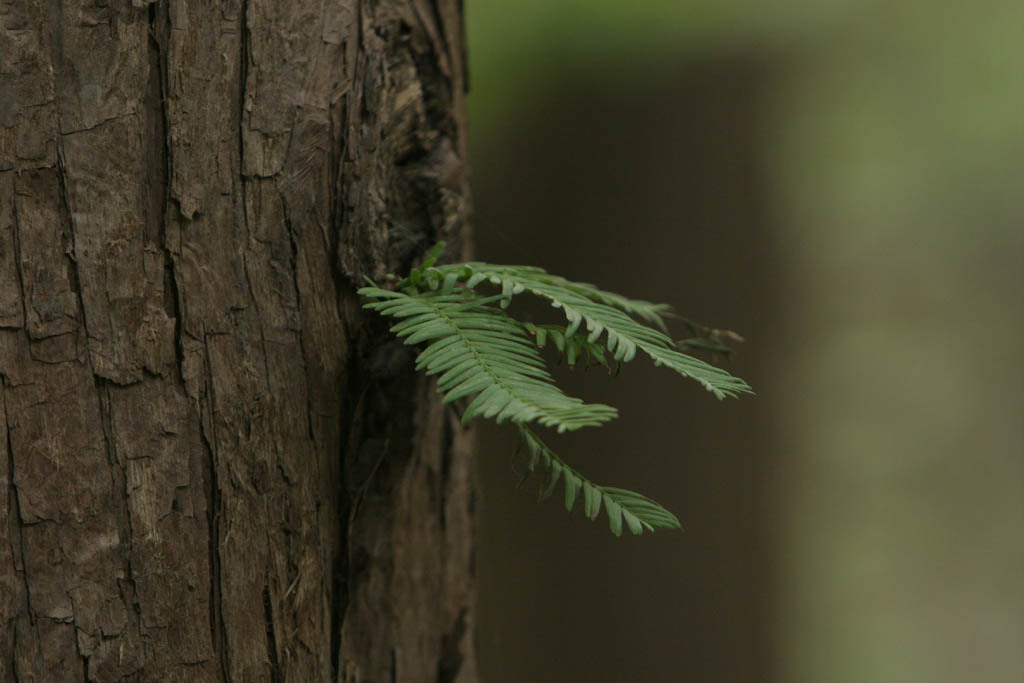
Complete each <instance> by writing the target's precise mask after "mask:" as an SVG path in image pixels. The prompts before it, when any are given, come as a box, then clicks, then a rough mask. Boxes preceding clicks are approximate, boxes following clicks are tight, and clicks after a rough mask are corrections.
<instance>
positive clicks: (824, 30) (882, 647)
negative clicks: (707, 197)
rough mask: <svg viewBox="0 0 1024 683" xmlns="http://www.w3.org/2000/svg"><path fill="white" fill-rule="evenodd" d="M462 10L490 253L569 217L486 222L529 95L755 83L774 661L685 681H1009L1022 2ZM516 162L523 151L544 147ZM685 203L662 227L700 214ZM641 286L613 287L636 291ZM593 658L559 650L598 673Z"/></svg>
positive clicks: (1019, 656)
mask: <svg viewBox="0 0 1024 683" xmlns="http://www.w3.org/2000/svg"><path fill="white" fill-rule="evenodd" d="M466 12H467V18H468V26H467V30H468V35H469V45H470V53H469V61H470V68H471V96H470V127H471V140H472V146H473V154H474V160H473V161H474V168H475V174H476V175H475V178H474V182H475V183H476V184H477V186H478V187H481V188H483V190H482V192H481V195H482V196H481V198H480V205H479V214H480V218H481V220H479V221H478V222H477V228H476V230H477V238H476V239H477V243H478V256H480V257H481V258H482V259H485V260H494V261H509V260H519V261H521V260H524V259H523V258H521V257H519V256H518V254H516V253H515V252H513V257H512V258H510V257H509V254H508V253H507V251H506V250H507V249H508V248H509V247H508V244H509V243H514V244H515V245H516V247H515V248H517V249H521V250H524V251H526V250H529V251H530V252H531V253H543V250H544V248H545V244H544V241H543V240H544V237H543V235H545V234H549V235H550V234H554V233H555V232H564V231H571V230H572V226H570V225H564V224H562V225H559V226H557V227H554V226H550V227H548V228H547V229H546V230H547V232H545V230H542V229H532V232H531V230H529V229H528V230H526V231H525V232H524V233H522V234H517V233H506V234H504V235H502V236H500V238H499V237H498V236H495V235H493V234H491V232H490V228H489V225H488V224H487V222H486V221H485V220H483V219H487V218H490V217H496V216H501V215H502V212H503V211H505V209H503V208H502V206H501V204H502V199H501V197H502V196H503V194H502V188H501V187H494V186H495V185H496V184H499V183H503V184H505V185H508V183H509V182H510V180H509V177H510V176H509V174H508V172H507V171H501V170H500V169H501V168H502V167H503V166H506V165H508V164H509V163H510V162H509V159H510V156H511V155H513V154H515V153H516V145H517V144H518V145H519V146H522V145H523V144H524V143H523V141H522V140H521V139H519V142H518V143H515V144H513V143H510V142H509V140H515V139H517V138H516V133H515V132H514V131H515V130H517V129H519V128H522V127H524V126H525V125H526V124H524V121H525V120H527V119H533V118H537V117H538V114H537V112H538V111H549V110H550V106H549V105H545V102H550V101H556V100H557V98H558V97H559V93H563V92H564V91H566V90H567V89H568V90H569V91H570V92H575V91H576V90H577V89H579V88H580V87H581V85H580V84H581V83H585V84H586V87H587V88H588V89H602V90H604V91H605V92H607V93H610V95H608V96H609V97H611V98H615V97H622V98H631V97H638V95H636V93H642V94H643V97H647V98H653V99H651V101H652V102H654V103H655V104H654V105H652V106H657V102H658V100H657V98H656V97H653V96H652V95H651V93H652V92H654V93H657V92H658V91H659V90H660V89H664V88H665V87H666V84H670V83H672V82H673V79H676V74H678V73H681V72H682V71H685V70H686V69H689V68H691V67H692V65H694V64H698V65H701V66H700V68H701V69H704V70H705V71H707V70H710V71H712V72H714V69H715V68H716V67H715V65H716V64H728V63H730V60H735V59H742V60H745V61H746V62H749V63H754V64H757V65H760V66H759V67H758V68H762V67H763V70H764V72H765V73H766V74H770V77H767V78H766V80H765V83H764V85H763V89H762V92H761V94H760V95H759V96H758V100H757V102H758V109H757V112H756V116H754V123H753V124H752V125H753V126H754V127H755V130H754V131H753V134H752V135H750V139H751V140H753V141H754V142H753V143H752V144H755V145H756V146H757V150H756V155H755V157H756V159H757V169H756V174H757V176H758V178H759V180H758V188H760V190H759V191H760V192H761V193H762V194H761V195H759V196H761V197H762V200H761V201H762V202H763V205H764V207H765V208H764V211H765V212H766V215H767V216H768V217H769V220H768V221H767V223H766V227H764V228H762V230H763V231H765V232H764V234H762V235H761V236H760V237H759V238H758V239H760V240H762V241H763V242H764V243H766V244H768V245H770V253H764V254H763V258H764V259H765V262H767V263H769V266H770V268H771V269H772V273H774V275H772V276H771V278H770V281H771V283H772V286H773V287H774V289H773V294H772V295H773V296H774V297H775V303H774V304H773V310H775V311H777V312H778V315H777V316H773V319H772V320H771V321H770V325H771V326H769V327H766V328H765V329H766V330H769V331H770V333H771V334H770V336H768V337H767V338H766V337H764V336H762V337H761V338H748V343H747V344H746V347H745V348H744V349H743V350H742V352H741V354H742V356H743V357H745V358H746V359H748V362H756V363H758V364H759V367H760V368H761V370H759V371H757V372H755V373H754V377H753V380H754V381H753V382H752V383H753V384H754V386H755V388H756V390H757V391H758V394H759V395H760V398H759V399H757V400H758V403H757V405H756V407H755V408H754V409H753V410H754V411H762V413H764V412H768V413H770V415H771V420H772V423H773V429H775V430H776V432H777V433H776V437H775V439H774V442H772V443H766V442H763V441H762V442H759V443H750V444H749V447H750V450H751V451H752V452H753V454H754V456H755V457H756V456H757V455H758V454H760V455H761V456H763V458H765V459H769V460H770V462H771V466H770V467H769V468H768V469H766V470H765V472H766V473H765V474H764V476H763V477H762V478H761V479H759V480H758V481H759V483H758V486H759V487H760V488H761V490H763V491H767V493H766V494H765V497H766V500H767V501H769V502H768V503H767V504H766V507H765V515H766V516H765V518H764V520H763V522H764V524H765V526H766V529H767V530H766V531H764V532H763V534H762V535H761V536H759V537H758V538H760V539H761V540H762V541H763V543H765V544H766V548H767V549H766V550H765V556H766V557H767V556H770V557H771V558H772V559H771V561H770V566H771V569H770V577H769V578H768V580H767V584H766V586H765V587H764V590H765V591H769V592H770V598H767V603H766V604H770V611H769V612H766V613H761V614H760V616H758V617H757V619H758V620H759V621H758V624H759V625H758V626H757V628H756V629H755V630H756V631H757V634H759V635H755V636H751V638H752V639H753V640H756V642H757V643H759V645H758V647H763V648H764V649H765V651H766V652H768V654H766V655H765V656H764V657H762V658H761V659H760V660H759V661H761V662H762V665H763V666H764V667H766V668H759V669H758V670H756V671H753V670H752V671H749V672H748V675H747V677H743V678H725V677H724V676H723V677H716V676H715V674H714V670H710V673H708V671H709V670H702V672H703V673H704V675H705V677H703V678H699V679H698V678H693V679H692V680H744V681H748V680H749V681H780V682H784V683H817V682H819V681H830V682H834V683H860V682H862V681H886V682H888V683H947V682H948V683H961V682H963V681H971V682H972V683H982V682H984V683H988V682H991V683H1008V682H1010V681H1022V680H1024V647H1021V643H1024V580H1022V579H1024V417H1022V414H1024V363H1022V362H1021V359H1020V347H1021V342H1020V340H1021V338H1022V336H1024V304H1022V302H1021V292H1022V284H1024V277H1022V273H1024V40H1022V38H1021V35H1022V33H1021V32H1022V27H1024V4H1021V3H1020V2H1018V1H1015V0H982V1H980V2H976V3H956V2H951V1H941V2H930V3H926V2H919V1H911V2H902V3H892V2H881V1H879V0H832V1H827V0H826V1H823V2H811V1H810V0H796V1H794V2H788V3H755V2H752V1H742V2H741V1H734V2H722V3H714V2H701V3H697V2H692V1H690V0H636V1H634V2H612V1H611V0H517V1H516V2H512V3H509V2H498V1H497V0H469V2H468V3H467V8H466ZM709 65H710V66H709ZM721 73H722V79H727V77H728V73H729V72H728V70H727V69H724V68H723V70H722V72H721ZM720 87H721V88H723V89H726V90H727V89H728V88H729V87H730V85H729V83H721V84H720ZM735 87H744V86H743V84H737V85H736V86H735ZM695 97H696V95H695ZM693 106H694V107H699V106H701V104H700V102H699V101H695V102H694V105H693ZM531 125H532V124H531ZM678 125H679V126H686V125H688V124H687V121H686V120H685V119H681V120H680V121H679V124H678ZM723 125H726V124H723ZM510 131H513V132H510ZM627 132H628V125H627ZM717 133H720V131H711V132H710V133H709V134H717ZM565 134H568V133H564V132H559V133H557V134H556V133H552V138H553V139H554V138H557V137H558V136H559V135H565ZM724 135H728V133H727V132H726V133H724ZM537 144H546V143H541V142H538V143H537ZM601 144H602V141H601V140H595V141H594V145H595V148H596V149H600V147H601ZM541 152H543V150H540V151H538V152H537V153H536V154H537V155H540V154H541ZM537 158H542V157H541V156H538V157H537ZM531 163H532V165H519V166H515V168H517V169H519V172H520V173H525V171H524V169H527V168H529V169H538V168H541V167H542V166H543V164H542V163H540V162H537V161H536V159H534V160H533V162H531ZM550 163H552V164H557V163H559V161H558V159H552V160H551V162H550ZM531 172H532V171H531ZM620 172H624V173H626V174H628V170H626V171H622V170H621V169H620ZM495 179H500V181H499V180H495ZM716 182H720V183H721V182H728V177H727V176H726V179H725V180H724V181H721V180H719V181H716ZM680 187H682V179H680ZM623 201H624V202H626V203H627V204H628V203H629V202H630V199H629V198H625V199H624V200H623ZM544 210H545V209H543V208H541V209H538V211H539V212H541V213H543V211H544ZM677 212H678V213H677V217H678V225H679V226H680V228H679V229H680V230H686V229H688V228H687V226H689V225H693V221H691V218H692V216H691V215H690V214H689V213H688V210H687V208H686V206H683V207H682V208H680V209H677ZM538 220H542V218H540V217H538ZM637 220H638V221H642V220H643V218H642V216H641V215H638V217H637ZM503 229H504V228H503ZM580 229H581V230H584V229H587V228H586V227H585V226H581V227H580ZM701 229H702V230H709V229H710V230H712V231H713V230H714V226H713V225H711V226H710V227H709V226H708V225H704V226H703V227H702V228H701ZM705 237H706V235H705ZM712 238H713V235H712ZM651 248H653V249H657V246H654V247H651ZM619 258H621V259H623V260H628V259H629V258H630V255H629V254H627V253H622V254H619ZM540 265H548V264H540ZM610 267H611V266H610ZM612 268H613V267H612ZM579 277H583V278H584V279H586V278H591V279H594V276H591V275H589V274H582V275H580V276H579ZM678 277H679V278H681V279H685V278H686V268H685V266H684V267H681V268H680V274H679V276H678ZM734 277H737V278H739V277H741V275H739V274H736V275H734ZM598 284H602V283H601V282H598ZM638 287H640V291H635V290H634V291H630V290H629V289H628V287H626V286H622V287H620V289H622V290H623V291H625V293H626V294H634V295H637V296H644V295H647V294H648V292H646V291H644V290H643V289H642V287H643V283H642V282H641V283H638ZM681 313H683V314H684V315H687V314H688V312H687V311H685V310H684V311H681ZM711 315H714V311H711ZM749 315H750V316H751V319H755V317H756V312H750V314H749ZM707 322H709V323H711V324H719V323H721V324H722V325H728V326H735V327H736V329H737V330H738V331H739V332H741V333H744V334H745V335H746V332H747V330H745V329H744V328H743V327H742V326H741V325H739V324H734V321H733V320H721V321H720V320H716V319H714V318H710V319H709V320H707ZM752 358H756V361H755V360H749V359H752ZM740 372H743V373H744V376H745V377H746V376H747V374H745V371H743V370H741V371H740ZM734 428H735V429H742V428H743V427H742V426H741V425H739V424H737V425H735V426H734ZM705 483H706V485H708V486H714V485H715V484H716V483H715V482H705ZM487 514H497V513H494V512H493V511H492V512H490V513H487ZM701 521H702V520H700V519H699V518H692V519H689V520H688V519H685V518H684V519H683V526H684V527H687V526H690V527H693V526H694V525H695V524H698V523H700V522H701ZM487 524H488V522H487V521H486V518H485V527H487ZM492 524H497V522H492ZM493 528H495V529H497V528H499V527H497V526H496V527H493ZM509 538H513V537H512V536H510V537H509ZM508 542H509V543H512V542H514V541H512V540H510V541H508ZM687 542H688V541H687V536H686V535H685V534H684V535H683V536H682V537H681V538H680V539H677V543H680V544H684V545H685V544H686V543H687ZM486 550H487V547H486V546H485V548H484V551H485V552H486ZM495 552H497V551H495ZM484 559H485V566H486V558H484ZM691 559H692V558H691ZM528 561H529V560H523V562H528ZM604 589H605V590H607V591H612V592H614V591H615V590H617V587H616V584H615V583H614V582H612V583H609V584H607V585H606V586H605V587H604ZM509 590H513V589H511V588H509V587H508V586H504V587H501V588H496V587H495V588H488V584H487V582H486V579H485V591H484V595H483V601H484V604H483V608H482V614H483V622H484V623H483V624H482V629H483V632H482V637H481V640H482V644H483V659H484V662H483V665H484V672H485V675H487V676H488V680H491V681H497V682H499V683H500V682H501V681H506V680H508V681H511V680H516V679H514V678H503V677H502V674H501V669H502V664H501V663H500V655H499V654H498V653H500V652H501V651H502V649H503V648H507V647H508V644H509V643H514V644H515V645H516V647H522V648H525V649H527V650H529V649H530V648H531V647H539V646H538V645H536V641H534V640H531V639H530V637H528V636H523V635H522V634H517V633H513V632H511V631H509V630H508V629H509V628H511V627H509V626H507V623H509V622H506V625H505V626H501V625H500V624H498V619H496V618H493V617H488V614H493V611H489V610H490V609H491V608H489V607H488V605H489V604H494V605H497V604H499V603H501V604H503V605H504V604H505V603H504V602H502V600H503V597H502V592H503V591H509ZM515 590H522V591H528V590H529V587H523V586H521V585H519V586H517V587H516V588H515ZM679 590H681V591H685V590H692V587H683V588H680V589H679ZM488 591H490V592H488ZM687 595H689V593H687ZM504 599H507V596H506V598H504ZM489 600H490V601H493V602H491V603H489V602H488V601H489ZM671 604H675V603H673V602H672V601H671V600H668V599H666V600H663V601H662V605H661V607H660V608H661V609H669V607H668V606H669V605H671ZM710 604H713V603H710ZM563 607H564V605H563ZM649 608H650V609H659V607H658V605H651V606H650V607H649ZM511 609H512V608H508V610H511ZM509 615H511V616H509ZM505 616H506V617H507V618H509V619H514V610H512V611H506V613H505ZM488 628H494V629H495V630H497V631H501V629H502V628H505V629H506V630H504V631H501V633H502V636H501V637H502V638H504V639H505V640H502V641H501V642H497V641H494V642H491V641H489V640H488V638H489V637H490V636H489V635H488V630H487V629H488ZM523 628H526V627H523ZM538 628H540V627H538ZM621 628H622V630H623V631H626V630H628V629H629V628H630V625H629V624H623V625H622V627H621ZM676 628H678V629H679V638H680V640H682V639H685V638H686V637H687V636H686V633H687V629H689V628H705V629H707V628H708V626H707V624H706V623H704V624H696V625H694V624H688V623H686V617H684V616H682V615H680V618H679V620H678V623H677V626H676ZM723 628H724V627H723ZM569 632H571V627H566V626H565V624H564V623H563V624H562V627H561V629H559V630H558V633H553V634H549V635H547V636H538V639H539V638H541V637H551V638H569V637H570V636H569V635H567V633H569ZM620 636H621V634H620ZM496 637H497V636H495V638H496ZM611 642H613V641H609V642H608V643H604V642H602V644H601V645H600V646H599V647H597V648H595V654H594V659H593V660H592V661H596V662H601V666H602V667H604V669H607V668H608V667H611V666H614V665H613V664H612V662H613V661H614V658H615V657H616V656H618V657H622V656H624V655H622V654H621V653H620V654H618V655H616V654H614V653H612V649H613V648H612V646H611V644H610V643H611ZM515 656H516V657H527V658H528V657H529V656H530V655H529V652H523V651H518V650H517V651H516V653H515ZM664 656H665V657H666V658H668V659H670V660H672V664H671V667H674V668H672V670H676V671H680V672H682V673H680V677H679V678H677V679H671V680H681V681H682V680H691V678H689V677H687V675H686V672H687V671H688V670H690V667H691V663H690V662H688V661H687V660H686V659H685V658H681V657H680V656H679V655H678V653H674V652H672V651H669V652H665V653H664ZM551 657H552V658H553V657H554V655H551ZM602 657H604V658H603V659H602ZM673 657H675V658H676V659H673ZM541 659H543V656H542V657H541ZM545 661H547V660H545ZM552 661H554V660H553V659H552ZM588 661H589V660H588ZM588 661H583V660H576V661H574V663H573V666H575V667H577V668H576V669H575V670H576V671H578V672H582V671H587V672H589V673H588V674H587V675H588V676H590V677H589V678H587V680H605V679H603V678H602V677H601V676H602V674H601V672H600V670H598V669H597V668H593V669H587V666H588V665H589V664H588ZM595 666H596V665H595ZM515 670H517V671H522V669H515ZM517 675H524V674H517ZM531 675H534V676H536V677H535V678H533V679H531V680H538V681H541V680H548V679H546V678H544V674H543V673H533V674H531ZM638 676H639V677H635V678H632V679H631V680H639V681H645V680H653V681H661V680H670V679H667V678H662V677H659V676H662V674H650V676H652V677H645V676H644V675H638ZM550 680H577V679H576V678H573V677H571V676H570V677H569V678H564V679H556V678H551V679H550ZM578 680H584V677H583V675H582V674H580V678H579V679H578ZM608 680H612V678H610V677H609V678H608ZM620 680H625V679H620Z"/></svg>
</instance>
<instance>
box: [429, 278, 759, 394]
mask: <svg viewBox="0 0 1024 683" xmlns="http://www.w3.org/2000/svg"><path fill="white" fill-rule="evenodd" d="M435 270H437V272H438V275H439V276H441V275H448V274H449V273H457V274H458V276H459V278H460V279H465V281H466V286H467V287H470V288H472V287H474V286H476V285H477V284H479V283H481V282H484V281H487V282H490V283H492V284H494V285H497V286H499V287H501V289H502V296H503V302H504V301H507V300H508V299H509V298H511V296H512V294H514V293H516V292H530V293H532V294H534V295H536V296H539V297H542V298H544V299H547V300H548V301H549V302H550V303H551V305H552V306H554V307H555V308H560V309H562V311H563V312H564V313H565V317H566V319H567V320H568V326H567V327H566V331H565V334H566V336H572V335H573V334H575V333H576V331H577V330H578V329H579V328H580V327H581V326H584V327H585V329H586V331H587V333H588V335H587V339H588V340H589V341H591V342H594V341H597V339H599V338H600V337H601V335H602V334H603V335H604V337H605V346H606V348H607V349H608V351H610V352H611V354H612V357H613V358H614V359H615V360H616V361H620V362H623V363H628V362H629V361H631V360H633V358H634V357H635V356H636V351H637V349H640V350H641V351H643V352H644V353H645V354H646V355H648V356H650V358H651V359H652V360H653V361H654V363H655V365H665V366H667V367H669V368H671V369H673V370H675V371H676V372H678V373H679V374H680V375H683V376H684V377H689V378H690V379H693V380H696V381H697V382H698V383H700V384H701V385H702V386H703V387H704V388H705V389H707V390H708V391H710V392H711V393H713V394H714V395H715V396H716V397H718V398H725V397H726V396H737V395H739V394H743V393H753V392H752V391H751V389H750V387H749V386H748V385H747V383H746V382H744V381H743V380H742V379H739V378H738V377H733V376H732V375H731V374H729V373H728V372H726V371H725V370H722V369H721V368H717V367H715V366H713V365H710V364H708V363H705V362H704V361H702V360H699V359H697V358H694V357H692V356H688V355H686V354H684V353H680V352H679V351H677V350H676V348H675V344H673V342H672V340H671V339H670V338H669V337H668V336H667V335H666V334H665V333H664V332H662V331H661V330H657V329H654V328H652V327H648V326H646V325H644V324H642V323H640V322H638V321H637V320H634V319H633V318H631V317H630V316H629V315H627V313H629V314H632V315H636V316H638V317H640V318H643V319H645V320H658V321H660V317H659V315H660V314H661V313H664V312H665V311H666V310H667V306H664V305H662V304H652V303H649V302H646V301H635V300H631V299H626V298H625V297H622V296H619V295H617V294H612V293H609V292H603V291H601V290H599V289H597V288H596V287H594V286H593V285H588V284H585V283H578V282H570V281H568V280H566V279H565V278H561V277H558V276H555V275H549V274H548V273H546V272H545V271H543V270H542V269H540V268H535V267H530V266H495V265H491V264H488V263H479V262H473V263H462V264H458V265H455V266H441V267H440V268H437V269H435Z"/></svg>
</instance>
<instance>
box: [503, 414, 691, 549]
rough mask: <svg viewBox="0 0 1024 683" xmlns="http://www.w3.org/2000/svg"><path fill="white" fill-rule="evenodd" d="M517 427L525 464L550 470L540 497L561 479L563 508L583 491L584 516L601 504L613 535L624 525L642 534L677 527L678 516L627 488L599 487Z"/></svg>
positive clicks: (570, 506)
mask: <svg viewBox="0 0 1024 683" xmlns="http://www.w3.org/2000/svg"><path fill="white" fill-rule="evenodd" d="M516 427H517V428H518V430H519V436H520V438H521V439H522V441H523V444H524V445H525V446H526V450H527V453H528V454H529V461H528V463H527V467H528V468H529V469H530V471H535V469H536V467H537V465H538V464H539V465H541V466H543V468H544V469H545V470H546V471H547V472H549V473H550V474H549V478H548V481H547V483H546V484H545V485H544V490H543V492H542V494H541V495H542V497H543V498H547V497H549V496H550V495H551V494H552V493H554V490H555V488H556V487H557V485H558V482H559V480H560V479H561V481H562V483H563V486H564V488H565V509H566V510H568V511H569V512H572V510H573V508H574V507H575V505H576V501H577V500H578V499H579V494H580V493H582V494H583V511H584V513H585V514H586V516H587V517H588V518H590V519H596V518H597V516H598V515H599V514H600V513H601V507H602V505H603V507H604V510H605V514H606V516H607V517H608V527H609V528H610V529H611V531H612V533H613V534H615V535H616V536H621V535H622V527H623V525H625V526H626V528H627V529H629V531H630V532H631V533H633V534H641V533H643V530H644V529H646V530H647V531H654V530H656V529H678V528H679V526H680V525H679V519H678V518H677V517H676V516H675V515H673V514H672V513H671V512H669V511H668V510H666V509H665V508H663V507H662V506H661V505H659V504H658V503H656V502H654V501H653V500H651V499H650V498H648V497H647V496H644V495H642V494H639V493H636V492H635V491H627V490H626V489H620V488H614V487H611V486H598V485H597V484H595V483H594V482H592V481H590V480H589V479H587V478H586V477H584V476H583V475H582V474H580V473H579V472H577V471H576V470H575V469H573V468H572V467H570V466H569V465H568V464H566V462H565V461H564V460H562V459H561V458H560V457H559V456H558V455H557V454H556V453H555V452H554V451H552V450H551V449H550V448H548V447H547V445H546V444H545V443H544V442H543V441H541V440H540V437H538V436H537V435H536V434H535V433H534V432H533V430H531V429H530V428H528V427H526V426H525V425H521V424H520V425H516Z"/></svg>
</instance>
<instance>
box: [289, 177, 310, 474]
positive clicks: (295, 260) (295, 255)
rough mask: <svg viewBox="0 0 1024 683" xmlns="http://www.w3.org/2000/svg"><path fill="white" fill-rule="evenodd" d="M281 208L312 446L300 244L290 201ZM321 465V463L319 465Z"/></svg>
mask: <svg viewBox="0 0 1024 683" xmlns="http://www.w3.org/2000/svg"><path fill="white" fill-rule="evenodd" d="M281 207H282V212H283V213H284V229H285V231H286V232H287V233H288V243H289V244H290V245H291V248H292V287H294V288H295V306H296V307H297V308H298V310H299V321H300V322H299V329H298V330H297V331H296V334H297V335H298V337H299V349H300V350H301V351H302V371H303V374H304V376H305V381H306V429H307V434H308V436H309V441H310V443H311V444H314V445H315V444H316V434H315V432H314V430H313V383H312V382H310V379H309V363H308V359H309V356H308V355H307V349H306V341H305V335H304V334H303V325H302V322H301V321H302V288H301V287H300V286H299V243H298V236H297V235H296V234H295V226H294V225H293V224H292V217H291V213H290V212H289V210H288V200H287V199H286V198H285V197H284V196H282V197H281ZM318 464H319V463H318Z"/></svg>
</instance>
